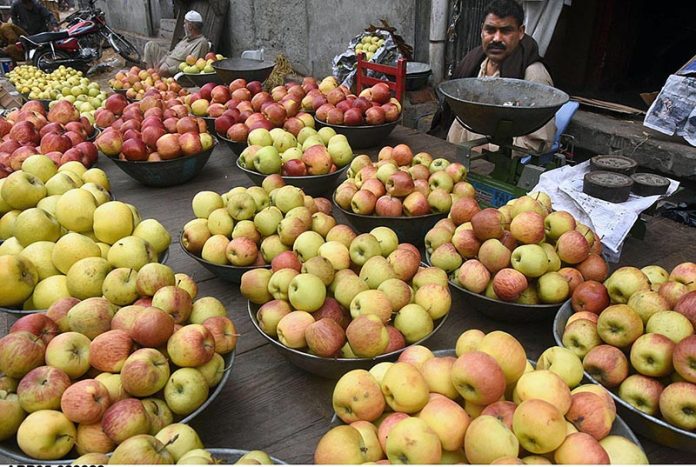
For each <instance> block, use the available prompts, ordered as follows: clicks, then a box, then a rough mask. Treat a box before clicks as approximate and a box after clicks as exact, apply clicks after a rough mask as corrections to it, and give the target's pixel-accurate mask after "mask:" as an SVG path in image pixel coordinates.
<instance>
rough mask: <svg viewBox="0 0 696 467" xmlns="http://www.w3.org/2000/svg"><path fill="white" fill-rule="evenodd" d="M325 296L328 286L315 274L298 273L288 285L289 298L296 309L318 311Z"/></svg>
mask: <svg viewBox="0 0 696 467" xmlns="http://www.w3.org/2000/svg"><path fill="white" fill-rule="evenodd" d="M325 298H326V286H325V285H324V283H323V282H322V280H321V279H320V278H318V277H317V276H315V275H313V274H298V275H297V276H295V277H294V278H293V279H292V281H291V282H290V285H289V286H288V299H289V301H290V304H291V305H292V306H293V307H294V308H295V309H296V310H303V311H308V312H312V311H316V310H318V309H319V308H321V306H322V305H323V304H324V299H325Z"/></svg>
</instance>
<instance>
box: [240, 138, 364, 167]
mask: <svg viewBox="0 0 696 467" xmlns="http://www.w3.org/2000/svg"><path fill="white" fill-rule="evenodd" d="M247 144H248V146H247V147H246V148H245V149H244V151H242V153H241V154H240V155H239V165H240V166H242V167H244V168H247V169H249V170H254V171H256V172H259V173H262V174H264V175H271V174H282V175H287V176H291V177H296V176H304V175H326V174H329V173H333V172H335V171H337V170H338V169H340V168H342V167H345V166H346V165H348V164H349V163H350V162H351V161H352V160H353V149H352V148H351V147H350V144H348V140H347V139H346V137H345V136H344V135H339V134H336V132H335V131H334V129H333V128H322V129H321V130H319V131H316V130H315V129H314V128H312V127H309V126H307V127H304V128H302V129H301V130H300V131H299V133H298V135H297V137H295V135H293V134H292V133H291V132H289V131H286V130H283V129H281V128H274V129H272V130H271V131H268V130H266V129H265V128H257V129H255V130H252V131H251V133H249V137H248V139H247Z"/></svg>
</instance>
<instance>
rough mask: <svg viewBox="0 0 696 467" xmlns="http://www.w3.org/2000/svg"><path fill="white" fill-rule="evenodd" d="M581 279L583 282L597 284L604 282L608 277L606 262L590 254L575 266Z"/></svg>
mask: <svg viewBox="0 0 696 467" xmlns="http://www.w3.org/2000/svg"><path fill="white" fill-rule="evenodd" d="M575 267H576V268H577V270H578V271H580V274H582V277H583V278H584V279H585V280H595V281H598V282H602V281H604V280H605V279H606V278H607V276H608V275H609V266H608V265H607V262H606V261H605V260H604V258H602V257H601V256H599V255H596V254H594V253H590V255H589V256H588V257H587V259H585V260H584V261H583V262H581V263H580V264H577V265H575Z"/></svg>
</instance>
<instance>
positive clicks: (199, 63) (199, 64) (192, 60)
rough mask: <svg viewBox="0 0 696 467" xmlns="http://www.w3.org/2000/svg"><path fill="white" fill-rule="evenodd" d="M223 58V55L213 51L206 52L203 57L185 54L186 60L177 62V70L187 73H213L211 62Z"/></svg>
mask: <svg viewBox="0 0 696 467" xmlns="http://www.w3.org/2000/svg"><path fill="white" fill-rule="evenodd" d="M224 58H225V57H224V56H222V55H220V54H216V53H213V52H208V53H207V54H205V57H203V58H198V57H196V56H195V55H187V56H186V60H184V61H183V62H181V63H179V71H181V72H183V73H186V74H187V75H198V74H205V73H215V68H213V62H217V61H218V60H224Z"/></svg>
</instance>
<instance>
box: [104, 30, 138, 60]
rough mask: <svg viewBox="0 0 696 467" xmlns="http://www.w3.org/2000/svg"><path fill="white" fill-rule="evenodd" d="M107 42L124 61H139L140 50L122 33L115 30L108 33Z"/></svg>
mask: <svg viewBox="0 0 696 467" xmlns="http://www.w3.org/2000/svg"><path fill="white" fill-rule="evenodd" d="M109 44H111V47H112V48H113V49H114V50H115V51H116V53H117V54H119V55H120V56H121V57H123V58H124V59H126V62H132V63H140V52H138V49H136V48H135V46H134V45H133V44H131V43H130V42H129V41H128V39H126V38H125V37H123V36H122V35H120V34H117V33H115V32H112V33H111V34H109Z"/></svg>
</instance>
